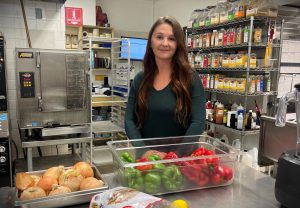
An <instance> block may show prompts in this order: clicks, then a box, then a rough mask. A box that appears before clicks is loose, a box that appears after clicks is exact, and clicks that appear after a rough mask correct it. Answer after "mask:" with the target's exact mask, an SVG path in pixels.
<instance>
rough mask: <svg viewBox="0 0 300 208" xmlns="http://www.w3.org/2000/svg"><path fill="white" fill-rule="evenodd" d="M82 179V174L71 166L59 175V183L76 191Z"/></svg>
mask: <svg viewBox="0 0 300 208" xmlns="http://www.w3.org/2000/svg"><path fill="white" fill-rule="evenodd" d="M82 180H83V176H82V175H81V174H80V173H79V172H78V171H77V170H75V169H73V168H71V169H68V170H65V171H64V172H63V173H62V174H61V175H60V176H59V180H58V181H59V185H61V186H66V187H69V188H70V189H71V191H78V190H79V187H80V183H81V181H82Z"/></svg>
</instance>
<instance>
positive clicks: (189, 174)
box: [108, 135, 240, 195]
mask: <svg viewBox="0 0 300 208" xmlns="http://www.w3.org/2000/svg"><path fill="white" fill-rule="evenodd" d="M140 142H143V143H145V144H147V145H146V146H139V147H135V146H134V145H133V144H140ZM108 146H109V148H110V149H111V151H112V155H113V168H114V174H115V179H116V181H117V183H118V184H119V183H121V185H123V186H126V187H131V188H135V189H138V190H140V191H143V192H146V193H150V194H156V195H159V194H166V193H174V192H182V191H188V190H195V189H204V188H209V187H219V186H227V185H230V184H231V183H232V182H233V176H234V173H235V166H236V163H237V158H238V155H239V154H240V152H239V151H237V150H236V149H234V148H233V147H231V146H229V145H227V144H224V143H222V142H220V141H219V140H217V139H214V138H212V137H209V136H204V135H198V136H188V137H165V138H151V139H142V140H127V141H110V142H108ZM150 149H151V150H157V151H161V152H165V153H167V156H165V157H164V158H163V159H162V160H153V161H145V162H129V161H134V160H137V159H138V158H140V157H141V155H143V154H144V153H145V152H147V151H148V150H150ZM174 154H176V155H177V156H175V155H174ZM126 155H127V156H128V155H130V156H131V159H132V160H126V161H128V162H126V161H125V160H124V156H126ZM177 157H178V158H177Z"/></svg>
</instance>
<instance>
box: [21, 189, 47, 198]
mask: <svg viewBox="0 0 300 208" xmlns="http://www.w3.org/2000/svg"><path fill="white" fill-rule="evenodd" d="M45 196H46V192H45V191H44V190H43V189H42V188H40V187H38V186H35V187H29V188H27V189H25V190H24V191H23V192H22V193H21V196H20V199H21V200H32V199H37V198H41V197H45Z"/></svg>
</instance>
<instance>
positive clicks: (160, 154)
mask: <svg viewBox="0 0 300 208" xmlns="http://www.w3.org/2000/svg"><path fill="white" fill-rule="evenodd" d="M153 154H156V155H158V156H160V158H161V159H163V158H164V157H165V156H166V154H167V153H165V152H160V151H157V150H148V151H147V152H145V153H144V154H143V156H142V157H145V158H147V157H148V156H150V155H153Z"/></svg>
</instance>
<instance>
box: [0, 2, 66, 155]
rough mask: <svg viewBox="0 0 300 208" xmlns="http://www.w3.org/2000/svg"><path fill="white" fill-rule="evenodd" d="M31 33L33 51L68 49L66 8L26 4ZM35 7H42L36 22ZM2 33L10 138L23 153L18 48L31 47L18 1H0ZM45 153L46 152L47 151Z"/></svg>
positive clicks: (57, 5)
mask: <svg viewBox="0 0 300 208" xmlns="http://www.w3.org/2000/svg"><path fill="white" fill-rule="evenodd" d="M24 7H25V12H26V16H27V22H28V27H29V33H30V38H31V43H32V47H33V48H50V49H64V48H65V15H64V6H63V4H59V3H52V2H40V1H30V0H25V1H24ZM35 8H41V9H42V13H43V18H42V19H36V17H35ZM0 32H2V33H3V34H4V37H5V40H6V61H7V62H6V63H7V64H6V70H7V73H6V74H7V85H8V86H7V88H8V108H9V115H10V119H11V123H10V124H11V126H10V128H11V129H12V131H11V138H12V139H13V140H14V141H15V142H16V143H17V145H18V147H19V155H21V151H20V147H21V144H20V139H19V133H18V128H17V118H16V109H17V102H16V78H15V57H14V50H15V48H26V47H28V43H27V38H26V32H25V27H24V21H23V15H22V10H21V6H20V1H19V0H1V1H0ZM43 153H46V152H45V151H44V152H43Z"/></svg>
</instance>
